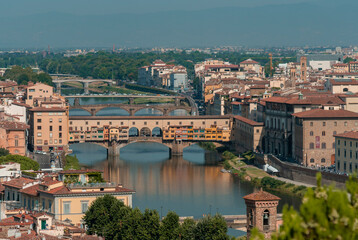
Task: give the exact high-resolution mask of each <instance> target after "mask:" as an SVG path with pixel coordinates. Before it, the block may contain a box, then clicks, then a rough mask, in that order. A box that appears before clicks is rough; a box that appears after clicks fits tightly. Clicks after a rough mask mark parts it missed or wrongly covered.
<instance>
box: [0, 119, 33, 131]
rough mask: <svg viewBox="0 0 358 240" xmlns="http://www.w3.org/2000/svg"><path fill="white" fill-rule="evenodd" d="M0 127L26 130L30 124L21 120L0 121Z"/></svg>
mask: <svg viewBox="0 0 358 240" xmlns="http://www.w3.org/2000/svg"><path fill="white" fill-rule="evenodd" d="M0 128H4V129H6V130H26V129H28V128H30V126H29V125H27V124H25V123H21V122H10V121H0Z"/></svg>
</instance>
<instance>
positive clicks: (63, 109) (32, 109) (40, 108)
mask: <svg viewBox="0 0 358 240" xmlns="http://www.w3.org/2000/svg"><path fill="white" fill-rule="evenodd" d="M30 111H31V112H65V111H66V108H59V107H52V108H45V107H36V108H31V109H30Z"/></svg>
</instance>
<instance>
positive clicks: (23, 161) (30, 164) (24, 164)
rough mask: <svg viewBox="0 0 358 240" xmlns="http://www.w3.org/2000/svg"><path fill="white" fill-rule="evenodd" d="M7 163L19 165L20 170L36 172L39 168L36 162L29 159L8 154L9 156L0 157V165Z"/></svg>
mask: <svg viewBox="0 0 358 240" xmlns="http://www.w3.org/2000/svg"><path fill="white" fill-rule="evenodd" d="M9 162H15V163H19V164H20V166H21V170H35V171H37V170H38V169H39V167H40V166H39V164H38V163H37V162H36V161H34V160H32V159H31V158H28V157H25V156H20V155H11V154H9V155H6V156H2V157H0V164H3V163H9Z"/></svg>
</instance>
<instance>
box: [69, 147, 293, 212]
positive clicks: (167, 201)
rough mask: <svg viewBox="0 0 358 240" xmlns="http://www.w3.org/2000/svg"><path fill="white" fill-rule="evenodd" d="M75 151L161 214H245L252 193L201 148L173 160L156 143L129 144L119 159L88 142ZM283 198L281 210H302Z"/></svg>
mask: <svg viewBox="0 0 358 240" xmlns="http://www.w3.org/2000/svg"><path fill="white" fill-rule="evenodd" d="M71 149H73V153H74V154H76V155H77V157H78V158H79V160H80V162H81V163H82V164H84V165H86V166H88V167H92V168H96V169H100V170H103V171H104V177H105V178H106V180H108V181H112V182H115V183H121V184H123V185H124V186H125V187H127V188H131V189H134V190H136V194H135V196H134V198H133V207H138V208H140V209H141V210H144V209H145V208H152V209H157V210H158V211H159V213H160V212H162V214H163V215H165V214H166V213H167V212H168V211H169V210H173V211H175V212H177V213H178V214H179V215H180V216H194V217H196V218H197V217H201V216H202V215H203V214H208V213H210V211H211V213H216V212H219V213H221V214H224V215H236V214H246V208H245V203H244V200H243V199H242V197H243V196H245V195H247V194H250V193H252V192H253V190H254V188H253V186H252V185H251V184H249V183H247V182H241V181H240V180H239V179H238V178H235V177H234V176H232V175H231V174H228V173H221V172H220V170H221V168H222V167H221V166H219V165H218V158H217V156H216V155H215V154H214V153H205V151H204V150H203V149H201V148H200V147H199V146H197V145H192V146H190V147H188V148H186V149H185V150H184V156H183V157H175V158H169V149H168V148H167V147H165V146H164V145H161V144H158V143H133V144H130V145H128V146H126V147H124V148H122V149H121V153H120V157H117V158H107V155H106V149H104V148H103V147H100V146H98V145H94V144H89V143H82V144H73V145H71ZM279 196H280V197H281V198H282V200H281V201H280V205H279V212H280V211H282V207H283V205H284V204H289V205H294V206H295V207H296V208H297V207H298V206H299V202H300V200H299V199H297V198H294V197H291V196H285V195H279Z"/></svg>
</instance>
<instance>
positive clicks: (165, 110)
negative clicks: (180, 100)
mask: <svg viewBox="0 0 358 240" xmlns="http://www.w3.org/2000/svg"><path fill="white" fill-rule="evenodd" d="M168 115H169V109H168V108H164V109H163V116H168Z"/></svg>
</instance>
